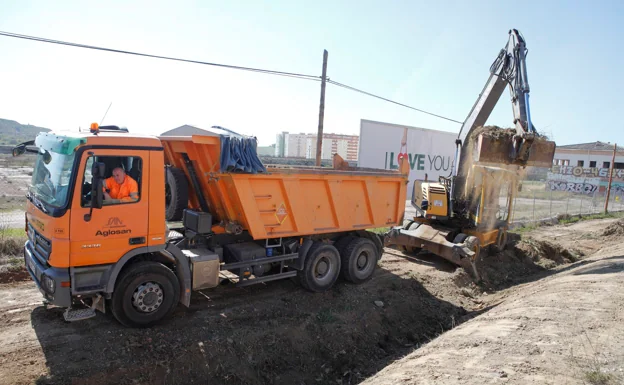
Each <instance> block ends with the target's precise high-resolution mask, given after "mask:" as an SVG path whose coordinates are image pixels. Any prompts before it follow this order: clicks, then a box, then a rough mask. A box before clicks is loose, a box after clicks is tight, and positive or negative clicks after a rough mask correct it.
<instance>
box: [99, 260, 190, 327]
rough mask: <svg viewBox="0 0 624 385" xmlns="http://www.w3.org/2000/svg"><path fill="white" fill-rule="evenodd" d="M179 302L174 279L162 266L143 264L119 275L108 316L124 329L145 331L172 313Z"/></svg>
mask: <svg viewBox="0 0 624 385" xmlns="http://www.w3.org/2000/svg"><path fill="white" fill-rule="evenodd" d="M179 299H180V285H179V282H178V278H177V277H176V275H175V274H174V273H173V272H172V271H171V270H170V269H169V268H167V267H166V266H165V265H163V264H161V263H158V262H152V261H144V262H138V263H135V264H133V265H130V266H129V267H128V268H127V269H126V270H125V271H123V272H122V273H121V276H120V277H119V279H118V281H117V284H116V285H115V291H114V293H113V298H112V300H111V312H112V313H113V316H115V318H116V319H117V321H119V322H120V323H121V324H123V325H125V326H128V327H149V326H152V325H154V324H155V323H157V322H158V321H160V320H161V319H162V318H164V317H166V316H167V315H168V314H170V313H172V312H173V310H175V308H176V305H177V304H178V301H179Z"/></svg>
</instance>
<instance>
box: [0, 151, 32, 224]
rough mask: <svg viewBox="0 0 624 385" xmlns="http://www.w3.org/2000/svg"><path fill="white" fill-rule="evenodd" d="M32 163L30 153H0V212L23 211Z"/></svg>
mask: <svg viewBox="0 0 624 385" xmlns="http://www.w3.org/2000/svg"><path fill="white" fill-rule="evenodd" d="M33 164H34V156H31V155H24V156H21V157H17V158H14V157H13V156H11V155H9V154H0V213H2V212H7V211H16V210H21V211H22V212H23V210H24V207H25V204H26V199H25V198H24V196H25V195H26V191H27V189H28V184H29V183H30V179H31V177H32V165H33ZM23 215H24V214H22V216H23ZM0 222H1V220H0Z"/></svg>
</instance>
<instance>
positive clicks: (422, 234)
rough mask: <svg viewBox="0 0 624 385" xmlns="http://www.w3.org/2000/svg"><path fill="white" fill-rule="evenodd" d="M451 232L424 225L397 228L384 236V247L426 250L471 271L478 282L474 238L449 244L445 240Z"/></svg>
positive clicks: (416, 224)
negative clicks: (394, 246)
mask: <svg viewBox="0 0 624 385" xmlns="http://www.w3.org/2000/svg"><path fill="white" fill-rule="evenodd" d="M451 231H452V230H451V229H446V228H442V227H440V228H434V227H432V226H430V225H427V224H424V223H423V224H419V223H414V224H413V225H412V226H410V227H409V228H408V229H405V228H403V227H401V226H398V227H394V228H392V229H390V231H389V232H388V233H386V234H385V236H384V246H392V245H396V246H407V247H411V248H417V249H424V250H427V251H429V252H431V253H433V254H435V255H438V256H440V257H442V258H444V259H446V260H447V261H449V262H452V263H454V264H455V265H458V266H461V267H463V268H465V269H468V271H472V273H473V274H474V275H475V278H476V279H477V280H478V279H479V275H478V272H477V269H476V265H475V259H476V258H477V257H478V255H476V254H475V251H474V246H475V245H474V242H475V237H466V238H465V239H462V240H461V243H459V242H458V243H454V242H449V241H448V240H447V238H448V235H449V233H450V232H451ZM477 242H478V240H477Z"/></svg>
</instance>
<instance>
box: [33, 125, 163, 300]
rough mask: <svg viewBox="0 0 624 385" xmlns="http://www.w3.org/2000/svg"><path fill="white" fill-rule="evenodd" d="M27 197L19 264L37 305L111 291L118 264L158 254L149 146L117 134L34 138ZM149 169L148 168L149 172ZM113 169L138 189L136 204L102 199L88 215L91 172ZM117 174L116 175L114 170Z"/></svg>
mask: <svg viewBox="0 0 624 385" xmlns="http://www.w3.org/2000/svg"><path fill="white" fill-rule="evenodd" d="M33 145H34V147H35V148H36V151H37V155H36V160H35V164H34V168H33V176H32V183H31V186H30V187H29V191H28V193H27V197H28V202H27V207H26V230H27V233H28V240H27V242H26V245H25V249H24V250H25V260H26V266H27V268H28V271H29V273H30V274H31V276H32V278H33V279H34V280H35V282H37V283H38V286H39V288H40V289H41V291H42V293H43V295H44V296H45V298H46V299H47V300H48V301H50V302H51V303H52V304H54V305H58V306H62V307H68V308H69V307H71V305H72V298H74V299H75V298H76V297H77V296H81V295H89V294H91V293H96V292H106V291H112V288H111V287H108V286H110V284H111V283H114V278H113V277H114V276H115V275H116V274H118V273H119V271H118V270H119V269H118V267H120V265H121V263H120V262H121V261H123V260H124V259H128V258H130V257H131V256H133V255H136V254H140V253H149V252H154V251H155V250H161V249H164V248H165V241H166V235H165V233H166V224H165V221H164V208H165V204H164V199H165V198H164V190H163V186H164V172H163V171H162V170H163V168H162V164H163V148H162V145H161V143H160V141H159V140H158V139H157V138H154V137H149V136H141V135H136V134H133V135H132V136H129V135H128V134H127V133H126V132H124V131H122V130H113V129H110V130H101V131H100V132H99V133H97V135H94V134H93V133H77V132H71V133H69V132H68V133H42V134H40V135H39V136H37V138H36V140H35V141H34V143H33ZM151 162H153V163H155V164H156V165H158V166H156V167H151ZM94 165H100V166H101V165H105V167H104V168H103V174H102V176H101V181H102V182H104V183H102V187H103V188H105V186H104V184H105V181H106V180H107V179H109V178H113V171H114V170H115V169H117V168H119V169H121V171H122V173H123V174H125V178H132V180H134V181H136V184H137V186H138V196H137V197H136V199H110V200H107V199H104V200H103V201H102V202H101V203H102V204H101V207H100V208H98V209H96V210H94V209H93V208H92V202H93V197H92V194H93V190H94V189H93V183H94V175H93V169H94V168H97V167H94ZM118 171H119V170H118Z"/></svg>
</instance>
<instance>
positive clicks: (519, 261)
mask: <svg viewBox="0 0 624 385" xmlns="http://www.w3.org/2000/svg"><path fill="white" fill-rule="evenodd" d="M481 253H482V254H481V257H480V260H479V261H478V263H477V269H478V270H479V274H480V276H481V282H480V284H479V286H480V287H481V289H482V290H486V291H487V290H489V291H492V290H500V289H504V288H507V287H510V286H513V285H517V284H519V283H523V282H526V280H527V279H528V278H529V277H533V276H534V275H535V274H537V273H540V272H544V271H546V270H549V269H552V268H554V267H556V266H559V265H564V264H568V263H572V262H576V261H578V260H579V258H580V257H582V253H580V252H578V251H571V250H568V249H566V248H565V247H562V246H560V245H558V244H555V243H552V242H548V241H544V240H536V239H533V238H526V239H518V240H517V241H513V242H510V244H508V246H507V249H506V250H504V251H503V252H500V253H494V252H492V251H490V250H487V249H484V250H482V252H481ZM453 280H454V282H455V283H456V284H457V285H458V286H459V287H470V286H471V285H472V284H473V279H472V277H471V275H470V274H468V273H467V272H466V271H465V270H464V269H462V268H459V269H458V271H457V272H456V273H455V276H454V278H453Z"/></svg>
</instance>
